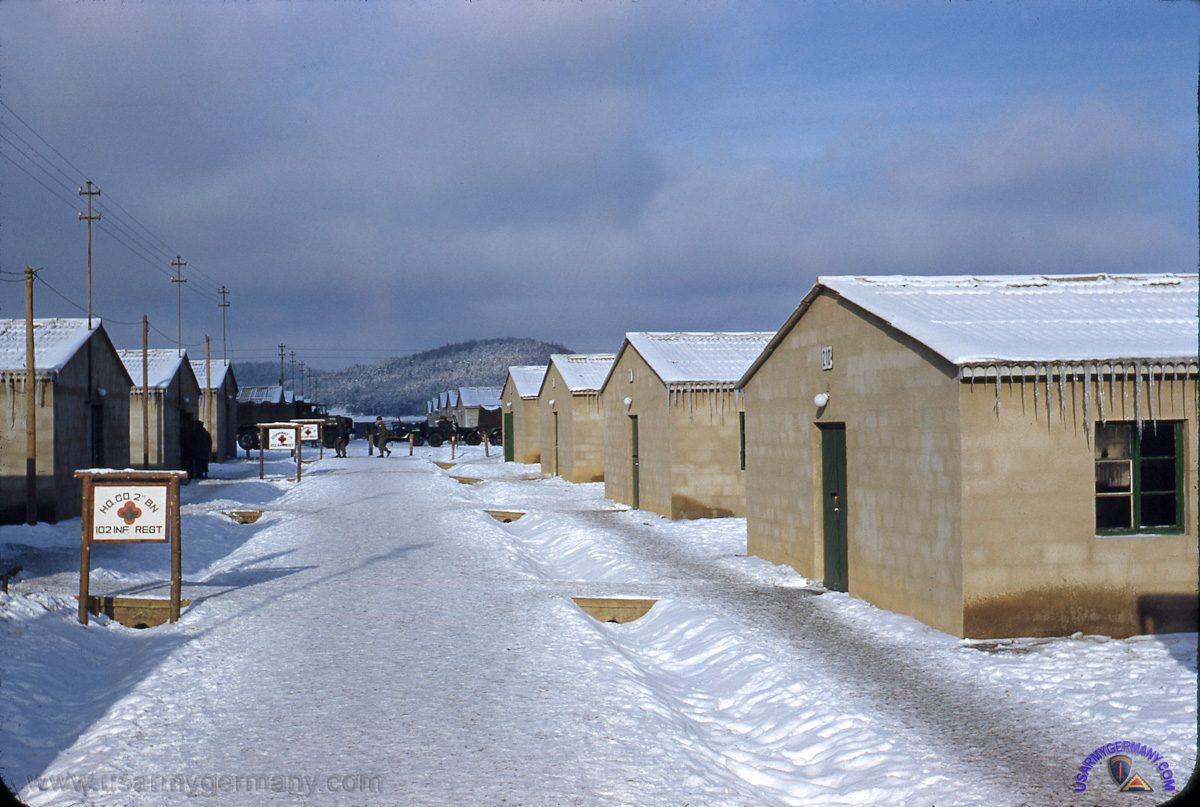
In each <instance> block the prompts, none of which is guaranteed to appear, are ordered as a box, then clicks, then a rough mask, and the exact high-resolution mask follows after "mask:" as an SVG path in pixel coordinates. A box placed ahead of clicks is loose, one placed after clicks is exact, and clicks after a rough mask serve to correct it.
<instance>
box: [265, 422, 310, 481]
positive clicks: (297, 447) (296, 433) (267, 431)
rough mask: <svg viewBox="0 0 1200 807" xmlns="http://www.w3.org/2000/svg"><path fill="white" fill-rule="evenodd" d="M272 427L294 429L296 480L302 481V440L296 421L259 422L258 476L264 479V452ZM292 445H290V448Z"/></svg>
mask: <svg viewBox="0 0 1200 807" xmlns="http://www.w3.org/2000/svg"><path fill="white" fill-rule="evenodd" d="M272 429H279V430H282V429H291V430H292V431H293V435H294V436H293V441H294V443H295V452H296V481H297V482H299V481H300V455H301V453H302V452H303V449H302V447H301V442H300V424H299V423H295V422H288V423H259V424H258V478H259V479H263V478H265V477H264V470H263V452H264V451H265V450H266V449H265V446H266V444H267V437H269V436H270V434H271V430H272ZM290 447H291V446H288V448H290Z"/></svg>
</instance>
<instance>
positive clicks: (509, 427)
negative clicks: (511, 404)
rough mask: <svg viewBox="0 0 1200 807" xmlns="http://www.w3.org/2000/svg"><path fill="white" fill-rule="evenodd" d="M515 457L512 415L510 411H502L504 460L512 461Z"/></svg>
mask: <svg viewBox="0 0 1200 807" xmlns="http://www.w3.org/2000/svg"><path fill="white" fill-rule="evenodd" d="M514 459H516V457H515V454H514V452H513V415H512V412H505V413H504V461H505V462H512V461H513V460H514Z"/></svg>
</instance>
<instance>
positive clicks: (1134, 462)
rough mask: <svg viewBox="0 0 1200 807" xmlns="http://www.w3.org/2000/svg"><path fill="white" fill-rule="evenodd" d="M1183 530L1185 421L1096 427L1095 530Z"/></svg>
mask: <svg viewBox="0 0 1200 807" xmlns="http://www.w3.org/2000/svg"><path fill="white" fill-rule="evenodd" d="M1147 532H1150V533H1179V532H1183V424H1182V423H1181V422H1178V421H1157V422H1143V423H1142V426H1141V428H1140V429H1139V428H1138V426H1137V424H1134V423H1104V424H1097V425H1096V533H1097V534H1098V535H1121V534H1134V533H1147Z"/></svg>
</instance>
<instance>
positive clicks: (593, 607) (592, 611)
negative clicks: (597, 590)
mask: <svg viewBox="0 0 1200 807" xmlns="http://www.w3.org/2000/svg"><path fill="white" fill-rule="evenodd" d="M571 599H573V600H574V601H575V604H576V605H578V606H579V607H580V608H582V609H583V610H584V611H586V612H587V614H588V615H589V616H591V617H592V618H593V619H595V620H596V621H598V622H618V623H622V622H632V621H633V620H635V619H638V618H639V617H643V616H645V615H646V612H647V611H649V610H650V606H652V605H654V603H656V602H658V600H646V599H639V598H635V597H572V598H571Z"/></svg>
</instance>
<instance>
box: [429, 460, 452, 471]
mask: <svg viewBox="0 0 1200 807" xmlns="http://www.w3.org/2000/svg"><path fill="white" fill-rule="evenodd" d="M433 464H434V465H436V466H437V467H439V468H441V469H442V470H443V471H449V470H450V469H451V468H453V467H454V466H455V465H458V463H457V462H438V461H437V460H434V461H433Z"/></svg>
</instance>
